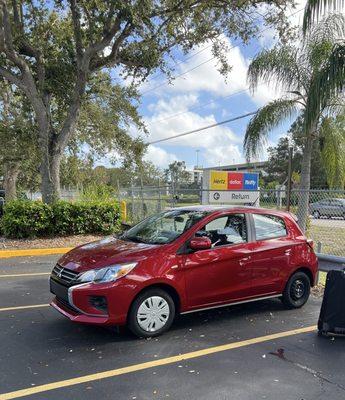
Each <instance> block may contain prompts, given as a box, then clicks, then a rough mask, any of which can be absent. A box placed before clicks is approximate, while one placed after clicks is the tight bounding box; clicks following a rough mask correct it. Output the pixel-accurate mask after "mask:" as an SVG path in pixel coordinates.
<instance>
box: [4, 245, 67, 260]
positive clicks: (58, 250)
mask: <svg viewBox="0 0 345 400" xmlns="http://www.w3.org/2000/svg"><path fill="white" fill-rule="evenodd" d="M72 249H73V247H54V248H50V249H23V250H0V258H11V257H24V256H26V257H27V256H49V255H51V254H64V253H67V252H68V251H70V250H72Z"/></svg>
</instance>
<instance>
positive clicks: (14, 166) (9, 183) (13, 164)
mask: <svg viewBox="0 0 345 400" xmlns="http://www.w3.org/2000/svg"><path fill="white" fill-rule="evenodd" d="M19 172H20V162H19V161H7V162H5V163H4V189H5V200H6V201H9V200H14V199H16V198H17V179H18V175H19Z"/></svg>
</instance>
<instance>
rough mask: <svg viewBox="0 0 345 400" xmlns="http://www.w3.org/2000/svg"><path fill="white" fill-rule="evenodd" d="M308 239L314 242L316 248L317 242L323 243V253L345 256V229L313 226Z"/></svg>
mask: <svg viewBox="0 0 345 400" xmlns="http://www.w3.org/2000/svg"><path fill="white" fill-rule="evenodd" d="M308 237H310V238H311V239H313V240H314V243H315V248H317V242H321V243H322V247H321V253H324V254H334V255H335V256H342V257H344V256H345V228H339V227H327V226H311V227H310V228H309V232H308Z"/></svg>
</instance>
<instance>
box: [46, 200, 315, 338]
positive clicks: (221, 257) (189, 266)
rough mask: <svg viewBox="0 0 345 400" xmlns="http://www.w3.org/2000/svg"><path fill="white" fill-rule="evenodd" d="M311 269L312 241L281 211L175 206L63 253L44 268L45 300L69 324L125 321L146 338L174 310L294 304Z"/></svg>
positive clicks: (304, 292) (165, 325)
mask: <svg viewBox="0 0 345 400" xmlns="http://www.w3.org/2000/svg"><path fill="white" fill-rule="evenodd" d="M317 269H318V264H317V258H316V256H315V253H314V250H313V246H312V242H310V241H308V240H307V239H306V237H305V236H304V235H303V233H302V232H301V230H300V228H299V227H298V225H297V223H296V221H295V219H294V218H293V216H292V215H291V214H289V213H286V212H280V211H273V210H267V209H260V208H249V207H229V206H227V207H213V206H196V207H185V208H175V209H170V210H167V211H164V212H162V213H159V214H156V215H153V216H151V217H149V218H147V219H145V220H144V221H142V222H140V223H139V224H137V225H135V226H134V227H132V228H131V229H129V230H128V231H127V232H125V233H124V234H122V236H119V237H117V238H116V237H108V238H105V239H104V240H100V241H98V242H94V243H89V244H85V245H83V246H80V247H77V248H75V249H73V250H72V251H70V252H69V253H67V254H65V255H64V256H63V257H62V258H61V259H60V260H59V261H58V263H57V264H56V266H55V267H54V269H53V271H52V274H51V278H50V289H51V292H52V293H53V294H55V296H56V297H55V299H54V300H53V301H52V303H51V305H52V306H53V307H54V308H56V309H57V310H58V311H59V312H61V313H62V314H63V315H65V316H66V317H68V318H69V319H71V320H72V321H75V322H81V323H88V324H98V325H125V324H127V325H128V326H129V328H130V329H131V331H132V332H133V333H134V334H136V335H138V336H140V337H149V336H155V335H159V334H161V333H163V332H164V331H166V330H167V329H169V327H170V326H171V324H172V322H173V320H174V317H175V315H176V314H177V313H180V314H185V313H190V312H194V311H198V310H205V309H210V308H216V307H222V306H226V305H230V304H239V303H246V302H250V301H255V300H261V299H268V298H273V297H279V298H281V299H282V301H283V303H284V304H285V305H286V306H287V307H289V308H298V307H301V306H303V305H304V304H305V303H306V301H307V300H308V297H309V294H310V287H311V286H313V285H314V284H315V280H316V276H317Z"/></svg>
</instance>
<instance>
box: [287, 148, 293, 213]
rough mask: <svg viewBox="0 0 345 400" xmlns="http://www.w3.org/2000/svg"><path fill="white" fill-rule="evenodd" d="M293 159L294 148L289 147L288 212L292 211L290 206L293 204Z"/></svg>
mask: <svg viewBox="0 0 345 400" xmlns="http://www.w3.org/2000/svg"><path fill="white" fill-rule="evenodd" d="M292 157H293V147H289V164H288V178H287V193H286V211H290V204H291V175H292Z"/></svg>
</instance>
